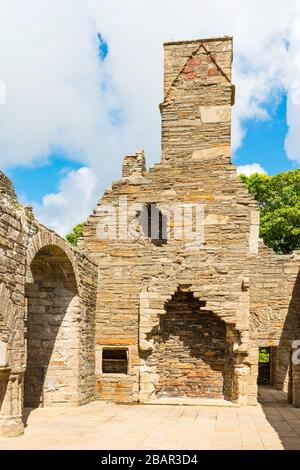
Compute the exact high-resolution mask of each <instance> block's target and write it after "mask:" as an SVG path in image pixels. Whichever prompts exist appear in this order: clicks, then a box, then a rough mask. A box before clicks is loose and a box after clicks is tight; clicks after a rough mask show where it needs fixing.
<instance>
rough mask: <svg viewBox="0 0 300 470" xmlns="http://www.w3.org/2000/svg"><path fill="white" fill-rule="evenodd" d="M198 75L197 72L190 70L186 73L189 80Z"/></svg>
mask: <svg viewBox="0 0 300 470" xmlns="http://www.w3.org/2000/svg"><path fill="white" fill-rule="evenodd" d="M197 77H198V74H197V73H196V72H188V73H186V78H187V80H194V79H195V78H197Z"/></svg>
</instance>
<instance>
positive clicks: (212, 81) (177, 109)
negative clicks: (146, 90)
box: [160, 37, 234, 165]
mask: <svg viewBox="0 0 300 470" xmlns="http://www.w3.org/2000/svg"><path fill="white" fill-rule="evenodd" d="M164 54H165V64H164V102H163V103H162V104H161V105H160V109H161V115H162V161H163V162H169V163H170V164H172V165H174V164H180V163H184V162H187V161H190V162H191V161H199V160H203V159H207V158H214V157H221V156H223V157H227V158H230V143H231V106H232V105H233V104H234V86H233V85H232V82H231V79H232V38H231V37H223V38H217V39H203V40H195V41H181V42H167V43H165V44H164Z"/></svg>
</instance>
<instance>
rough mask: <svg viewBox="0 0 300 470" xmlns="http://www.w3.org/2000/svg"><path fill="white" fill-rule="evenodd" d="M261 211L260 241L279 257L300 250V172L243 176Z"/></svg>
mask: <svg viewBox="0 0 300 470" xmlns="http://www.w3.org/2000/svg"><path fill="white" fill-rule="evenodd" d="M241 178H242V181H243V182H244V183H245V184H246V185H247V187H248V189H249V191H250V193H251V194H252V196H253V197H254V198H255V199H256V201H257V204H258V207H259V209H260V214H261V218H260V237H261V238H262V239H263V240H264V242H265V244H266V245H267V246H269V247H270V248H273V249H274V250H275V251H276V252H277V253H280V254H287V253H291V252H292V251H294V250H299V249H300V170H293V171H288V172H285V173H280V174H278V175H275V176H268V175H264V174H258V173H256V174H254V175H251V176H245V175H241Z"/></svg>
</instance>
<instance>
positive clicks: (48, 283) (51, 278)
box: [24, 245, 81, 408]
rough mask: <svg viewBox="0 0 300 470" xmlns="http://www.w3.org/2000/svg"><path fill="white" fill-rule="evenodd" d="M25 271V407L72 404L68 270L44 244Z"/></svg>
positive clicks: (73, 314)
mask: <svg viewBox="0 0 300 470" xmlns="http://www.w3.org/2000/svg"><path fill="white" fill-rule="evenodd" d="M29 268H30V269H29V270H28V272H27V279H26V281H27V282H26V289H25V295H26V314H25V328H26V330H25V333H26V356H27V357H26V372H25V384H24V405H25V406H27V407H31V408H32V407H38V406H46V405H52V404H53V405H54V404H55V405H58V404H60V403H64V404H67V403H72V404H76V403H77V401H78V386H79V384H78V381H79V378H78V370H79V325H80V322H79V320H80V318H79V316H80V311H81V308H80V299H79V296H78V291H77V283H76V279H75V274H74V271H73V266H72V264H71V262H70V260H69V258H68V256H67V255H66V253H65V252H64V251H63V250H62V249H61V248H59V247H57V246H54V245H47V246H45V247H43V248H41V249H40V250H39V251H38V252H37V253H36V255H35V256H34V258H33V259H32V261H31V264H30V267H29Z"/></svg>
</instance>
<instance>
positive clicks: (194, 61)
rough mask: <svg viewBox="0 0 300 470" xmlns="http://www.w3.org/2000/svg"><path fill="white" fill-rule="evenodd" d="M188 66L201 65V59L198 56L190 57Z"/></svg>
mask: <svg viewBox="0 0 300 470" xmlns="http://www.w3.org/2000/svg"><path fill="white" fill-rule="evenodd" d="M188 64H189V65H200V64H201V57H199V56H196V57H192V58H191V59H190V60H189V63H188Z"/></svg>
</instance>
